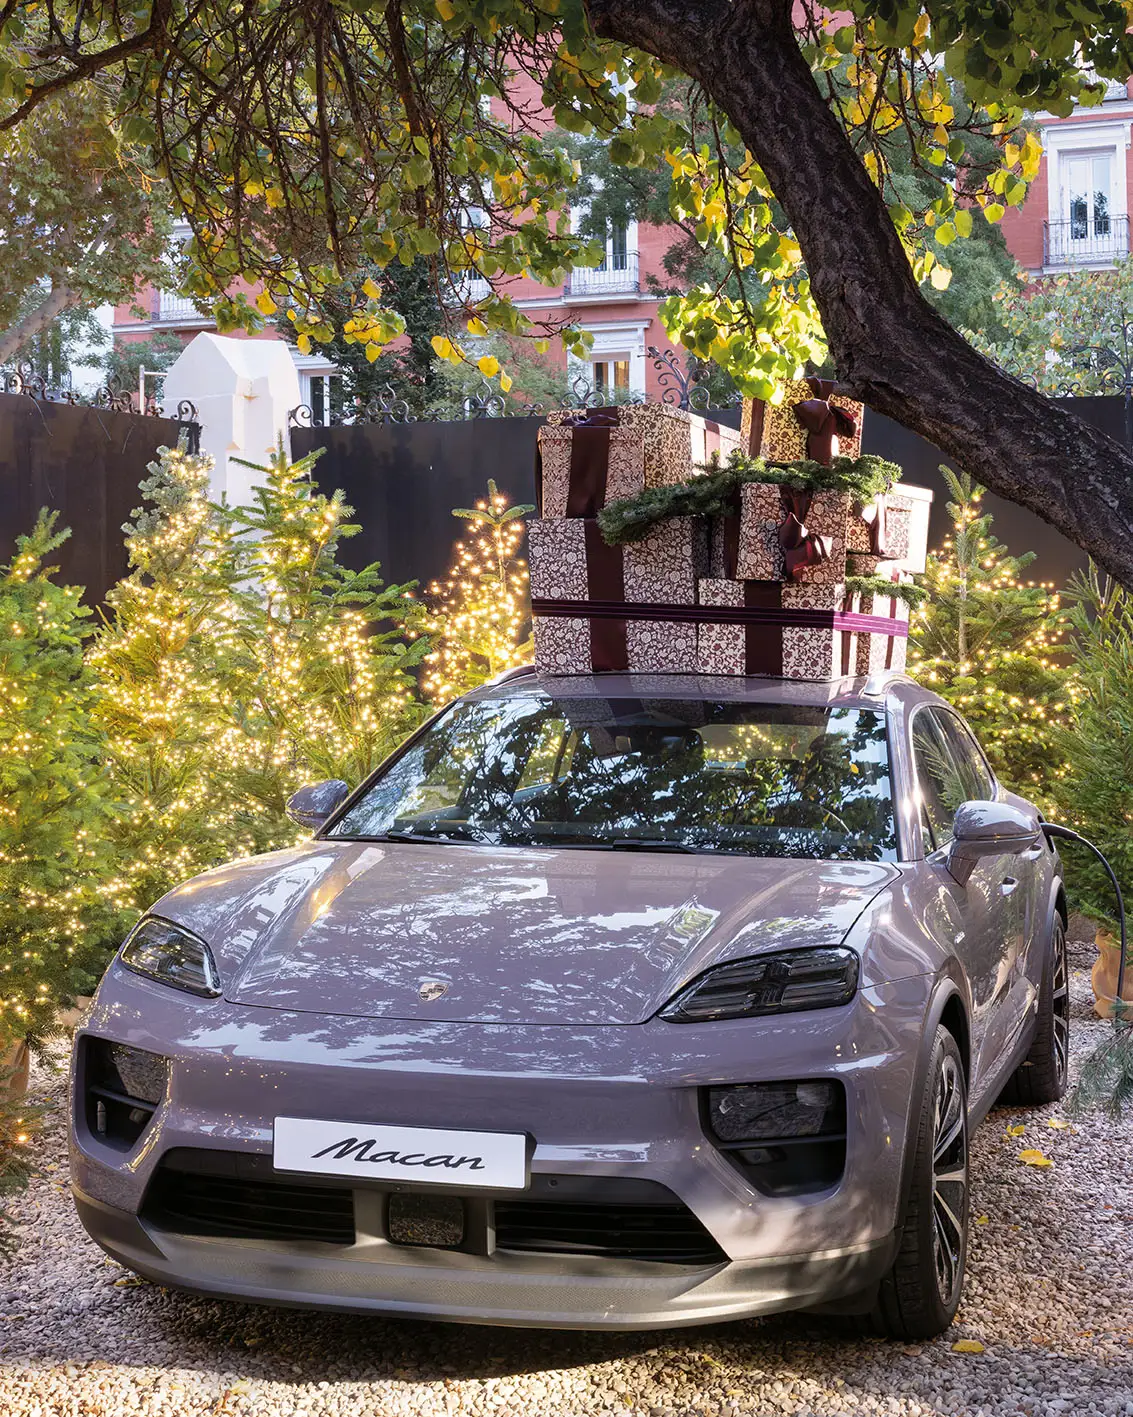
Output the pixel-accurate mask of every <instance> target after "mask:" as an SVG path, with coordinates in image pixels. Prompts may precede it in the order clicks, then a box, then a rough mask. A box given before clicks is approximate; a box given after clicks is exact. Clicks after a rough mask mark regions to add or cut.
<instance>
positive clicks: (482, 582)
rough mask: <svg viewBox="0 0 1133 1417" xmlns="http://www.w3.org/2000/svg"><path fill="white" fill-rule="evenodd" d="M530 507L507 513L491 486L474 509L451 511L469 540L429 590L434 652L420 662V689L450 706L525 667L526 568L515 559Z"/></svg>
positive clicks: (527, 642) (460, 545) (528, 652)
mask: <svg viewBox="0 0 1133 1417" xmlns="http://www.w3.org/2000/svg"><path fill="white" fill-rule="evenodd" d="M534 510H535V508H534V507H533V506H528V505H523V506H516V507H509V506H508V498H507V496H506V495H505V494H504V493H503V492H501V491H500V490H499V489H498V488H497V486H496V484H495V483H494V482H493V481H491V480H489V482H488V495H487V497H486V498H485V499H484V500H483V501H481V502H477V503H476V506H475V507H474V508H465V507H457V508H455V509H454V510H453V516H454V517H459V518H461V520H463V521H465V522H467V524H468V529H469V533H470V535H469V536H468V537H467V538H466V539H465V540H463V541H458V542H457V544H456V550H455V557H454V562H453V567H452V570H451V571H450V572H449V575H448V578H447V579H446V580H445V582H444V583H443V584H438V583H437V582H434V583H433V584H432V585H431V586H430V587H429V599H430V608H431V611H432V614H431V618H430V622H429V627H430V631H431V633H432V636H433V642H434V648H433V650H432V652H431V653H430V654H428V655H427V656H426V660H425V663H426V670H425V674H424V676H423V679H422V689H423V691H424V693H425V695H426V697H427V698H428V699H430V700H431V701H432V702H433V703H436V704H444V703H448V702H449V701H450V700H451V699H455V698H457V697H458V696H459V695H460V694H464V693H467V692H468V690H469V689H474V688H475V687H476V686H477V685H478V684H483V683H485V682H486V681H487V680H489V679H492V678H494V677H495V676H496V675H497V674H502V673H503V671H504V670H505V669H510V668H512V667H513V666H514V665H518V664H527V663H529V662H530V659H531V641H530V637H529V636H526V635H525V633H524V631H525V628H526V626H527V622H528V620H529V618H530V610H531V601H530V591H529V589H528V575H527V563H526V561H524V560H522V559H521V558H520V556H519V554H518V552H519V548H520V546H521V544H522V542H523V531H524V527H523V520H522V519H523V518H524V517H525V516H527V515H528V514H529V513H530V512H533V511H534Z"/></svg>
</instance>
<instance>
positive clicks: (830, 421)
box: [793, 379, 858, 463]
mask: <svg viewBox="0 0 1133 1417" xmlns="http://www.w3.org/2000/svg"><path fill="white" fill-rule="evenodd" d="M807 384H808V385H809V386H810V390H811V392H812V393H813V394H814V398H812V399H804V400H803V401H802V403H797V404H795V405H794V410H793V411H794V415H795V417H796V418H797V419H798V420H799V422H800V423H801V424H802V426H803V427H804V428H805V429H806V455H807V457H808V458H813V459H814V461H815V462H822V463H829V462H831V461H833V458H834V456H835V454H836V452H837V446H836V444H837V441H838V439H839V438H852V437H853V436H854V434H855V433H856V432H857V431H858V421H857V419H856V418H855V417H854V416H853V414H851V413H847V411H846V410H845V409H844V408H839V407H838V405H837V404H833V403H831V402H830V399H831V396H832V395H833V393H834V388H835V385H834V382H833V380H831V379H808V380H807Z"/></svg>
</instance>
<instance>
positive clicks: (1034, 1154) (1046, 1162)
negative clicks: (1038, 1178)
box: [1019, 1147, 1054, 1166]
mask: <svg viewBox="0 0 1133 1417" xmlns="http://www.w3.org/2000/svg"><path fill="white" fill-rule="evenodd" d="M1019 1160H1020V1161H1021V1162H1023V1164H1024V1165H1025V1166H1053V1165H1054V1162H1053V1161H1052V1160H1051V1159H1050V1157H1049V1156H1044V1155H1043V1154H1042V1152H1041V1151H1038V1150H1037V1149H1036V1148H1035V1147H1030V1148H1029V1149H1028V1150H1027V1151H1021V1152H1020V1153H1019Z"/></svg>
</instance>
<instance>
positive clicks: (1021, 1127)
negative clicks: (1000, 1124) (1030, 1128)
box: [1004, 1122, 1027, 1137]
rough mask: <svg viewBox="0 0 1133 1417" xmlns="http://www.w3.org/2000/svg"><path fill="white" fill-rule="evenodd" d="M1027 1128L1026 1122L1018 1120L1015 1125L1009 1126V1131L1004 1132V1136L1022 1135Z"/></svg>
mask: <svg viewBox="0 0 1133 1417" xmlns="http://www.w3.org/2000/svg"><path fill="white" fill-rule="evenodd" d="M1026 1130H1027V1124H1026V1122H1017V1123H1016V1124H1015V1126H1013V1127H1008V1128H1007V1131H1006V1132H1005V1133H1004V1136H1009V1137H1021V1136H1022V1135H1023V1133H1024V1132H1025V1131H1026Z"/></svg>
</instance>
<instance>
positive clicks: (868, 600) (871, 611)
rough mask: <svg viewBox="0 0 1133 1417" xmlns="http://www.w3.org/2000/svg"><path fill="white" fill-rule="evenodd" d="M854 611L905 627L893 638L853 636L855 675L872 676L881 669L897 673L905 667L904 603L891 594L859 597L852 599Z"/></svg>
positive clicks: (906, 620) (906, 610)
mask: <svg viewBox="0 0 1133 1417" xmlns="http://www.w3.org/2000/svg"><path fill="white" fill-rule="evenodd" d="M854 608H855V610H857V611H859V612H860V613H861V614H863V615H869V616H872V617H874V618H877V619H883V620H892V621H894V622H895V623H896V624H901V625H904V626H905V629H904V632H903V633H897V634H893V635H877V634H875V635H862V634H859V635H858V636H857V641H856V644H855V646H854V669H853V672H854V673H855V674H876V673H878V672H879V671H880V670H883V669H892V670H895V671H896V672H898V673H900V672H902V671H903V670H904V668H905V658H906V653H907V650H908V647H909V640H908V634H909V629H908V626H909V620H910V618H911V611H910V608H909V604H908V601H905V600H901V599H900V598H899V597H898V596H895V595H875V594H869V595H862V596H858V597H856V601H855V605H854Z"/></svg>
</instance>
